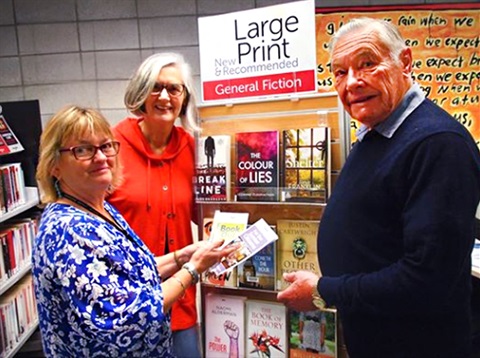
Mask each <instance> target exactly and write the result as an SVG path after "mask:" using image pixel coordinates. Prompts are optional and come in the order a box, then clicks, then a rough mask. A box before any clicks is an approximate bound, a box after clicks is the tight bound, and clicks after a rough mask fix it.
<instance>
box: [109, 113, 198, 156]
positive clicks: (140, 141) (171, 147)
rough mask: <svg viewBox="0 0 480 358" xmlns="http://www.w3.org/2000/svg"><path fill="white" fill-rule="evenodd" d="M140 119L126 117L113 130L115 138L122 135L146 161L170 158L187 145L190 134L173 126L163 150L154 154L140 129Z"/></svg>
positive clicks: (141, 119)
mask: <svg viewBox="0 0 480 358" xmlns="http://www.w3.org/2000/svg"><path fill="white" fill-rule="evenodd" d="M141 121H143V118H127V120H125V121H122V122H120V123H119V124H118V125H117V126H115V127H114V128H113V132H114V134H115V136H116V137H117V138H118V137H122V139H123V140H124V141H125V142H127V143H128V144H130V145H131V146H132V148H133V149H134V150H135V151H137V152H138V153H139V154H141V155H142V156H144V157H146V158H147V159H148V161H152V162H156V161H165V160H172V159H174V158H175V157H177V156H178V154H179V153H180V152H181V151H182V150H183V149H184V148H185V147H186V146H188V145H189V141H190V140H191V135H190V134H188V133H187V132H186V131H185V129H183V128H181V127H176V126H173V128H172V133H171V135H170V140H169V141H168V144H167V146H166V148H165V150H164V151H163V152H162V153H161V154H156V153H154V152H152V150H151V149H150V145H149V143H148V141H147V139H146V138H145V136H144V135H143V133H142V131H141V129H140V126H139V123H140V122H141ZM120 150H121V149H120Z"/></svg>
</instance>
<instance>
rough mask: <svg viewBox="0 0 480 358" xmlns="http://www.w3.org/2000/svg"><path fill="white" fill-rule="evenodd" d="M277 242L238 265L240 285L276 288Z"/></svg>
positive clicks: (266, 288) (261, 288)
mask: <svg viewBox="0 0 480 358" xmlns="http://www.w3.org/2000/svg"><path fill="white" fill-rule="evenodd" d="M275 257H276V242H275V241H274V242H272V243H270V244H268V245H267V246H265V247H264V248H263V249H261V250H260V251H259V252H257V253H256V254H255V255H253V256H252V257H251V258H249V259H247V260H246V261H244V262H242V263H241V264H239V265H238V267H237V269H238V287H248V288H255V289H260V290H272V291H273V290H275V282H276V266H275V265H276V260H275Z"/></svg>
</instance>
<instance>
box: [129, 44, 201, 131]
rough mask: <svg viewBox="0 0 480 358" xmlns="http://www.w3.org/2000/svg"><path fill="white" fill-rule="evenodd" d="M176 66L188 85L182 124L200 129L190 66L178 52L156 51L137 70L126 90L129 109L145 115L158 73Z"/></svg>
mask: <svg viewBox="0 0 480 358" xmlns="http://www.w3.org/2000/svg"><path fill="white" fill-rule="evenodd" d="M169 66H172V67H175V68H177V69H178V70H179V71H180V76H181V77H182V80H183V84H184V85H185V87H186V93H185V99H184V102H183V105H182V109H181V111H180V120H181V123H182V126H183V127H184V128H185V129H186V130H187V131H190V132H192V131H199V129H200V128H199V127H198V125H197V118H198V111H197V100H196V95H195V90H194V87H193V80H192V74H191V69H190V66H189V65H188V63H187V62H185V60H184V59H183V56H181V55H179V54H177V53H156V54H154V55H151V56H150V57H148V58H147V59H146V60H145V61H143V62H142V64H141V65H140V66H139V67H138V69H137V70H136V71H135V73H134V75H133V76H132V78H131V79H130V82H129V84H128V86H127V89H126V91H125V97H124V102H125V106H126V107H127V109H128V110H129V111H130V112H131V113H133V114H134V115H136V116H140V117H141V116H143V115H144V106H145V101H146V100H147V98H148V96H149V94H150V93H151V92H152V90H153V87H154V86H155V83H156V81H157V78H158V74H159V73H160V71H161V70H162V68H164V67H169Z"/></svg>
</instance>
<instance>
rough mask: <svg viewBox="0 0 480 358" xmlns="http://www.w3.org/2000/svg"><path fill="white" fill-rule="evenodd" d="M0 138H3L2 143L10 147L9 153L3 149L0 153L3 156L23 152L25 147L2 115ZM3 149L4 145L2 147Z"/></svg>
mask: <svg viewBox="0 0 480 358" xmlns="http://www.w3.org/2000/svg"><path fill="white" fill-rule="evenodd" d="M0 137H2V142H3V143H4V144H5V145H6V146H8V151H7V150H6V149H5V148H3V149H2V151H1V152H0V155H1V154H9V153H16V152H20V151H22V150H23V146H22V144H21V143H20V141H19V140H18V138H17V137H16V136H15V133H13V131H12V129H11V128H10V126H9V125H8V123H7V121H6V119H5V117H4V116H2V115H0ZM2 147H3V145H2Z"/></svg>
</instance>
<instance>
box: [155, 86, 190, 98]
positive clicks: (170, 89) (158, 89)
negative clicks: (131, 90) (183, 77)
mask: <svg viewBox="0 0 480 358" xmlns="http://www.w3.org/2000/svg"><path fill="white" fill-rule="evenodd" d="M164 89H166V90H167V93H168V94H169V95H170V96H172V97H180V96H181V95H182V94H184V93H185V91H186V90H187V88H186V86H185V85H184V84H183V83H155V85H154V86H153V89H152V92H150V95H152V96H158V95H160V93H162V92H163V90H164Z"/></svg>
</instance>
